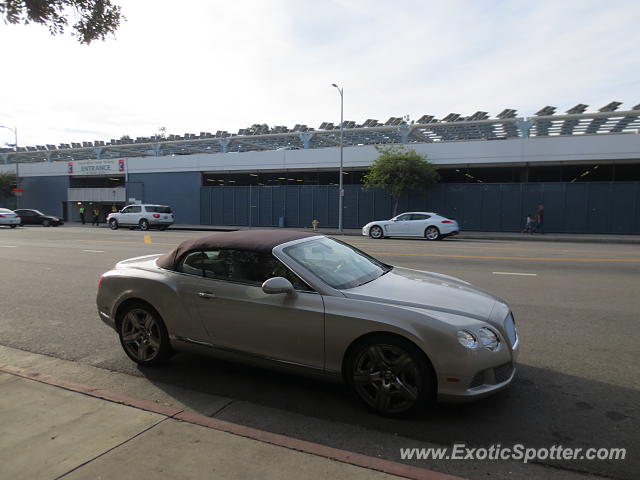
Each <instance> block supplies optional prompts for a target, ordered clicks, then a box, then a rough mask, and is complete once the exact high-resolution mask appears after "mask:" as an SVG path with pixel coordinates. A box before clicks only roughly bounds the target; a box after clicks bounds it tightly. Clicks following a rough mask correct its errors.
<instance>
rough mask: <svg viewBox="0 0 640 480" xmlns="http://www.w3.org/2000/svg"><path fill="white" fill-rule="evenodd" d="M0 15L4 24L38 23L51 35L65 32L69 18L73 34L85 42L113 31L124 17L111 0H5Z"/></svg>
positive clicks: (103, 36) (0, 7)
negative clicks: (71, 22) (72, 22)
mask: <svg viewBox="0 0 640 480" xmlns="http://www.w3.org/2000/svg"><path fill="white" fill-rule="evenodd" d="M0 17H4V21H5V23H12V24H19V23H22V24H25V25H26V24H29V23H39V24H40V25H44V26H46V27H48V28H49V32H50V33H51V35H58V34H61V33H64V31H65V28H67V26H68V23H69V19H71V20H72V21H74V20H75V23H74V24H73V25H72V27H71V28H72V29H73V33H72V34H73V35H74V36H76V37H78V41H79V42H80V43H85V44H87V45H88V44H90V43H91V42H92V41H93V40H104V39H105V38H106V37H107V35H111V34H113V33H115V31H116V30H117V29H118V27H119V26H120V22H121V21H123V20H125V18H124V16H123V15H122V13H121V8H120V7H119V6H118V5H114V4H113V3H111V0H5V1H2V2H0Z"/></svg>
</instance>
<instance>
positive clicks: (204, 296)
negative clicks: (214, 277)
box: [198, 292, 216, 298]
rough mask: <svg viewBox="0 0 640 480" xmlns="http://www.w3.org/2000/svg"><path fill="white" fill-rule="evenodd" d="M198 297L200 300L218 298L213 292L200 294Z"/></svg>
mask: <svg viewBox="0 0 640 480" xmlns="http://www.w3.org/2000/svg"><path fill="white" fill-rule="evenodd" d="M198 296H199V297H200V298H216V294H215V293H211V292H198Z"/></svg>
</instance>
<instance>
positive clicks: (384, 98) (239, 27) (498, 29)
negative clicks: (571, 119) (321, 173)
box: [0, 0, 640, 146]
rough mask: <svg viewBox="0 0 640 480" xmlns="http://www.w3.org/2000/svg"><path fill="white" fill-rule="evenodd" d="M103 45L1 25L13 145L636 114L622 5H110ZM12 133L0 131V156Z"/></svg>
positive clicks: (342, 1) (639, 72)
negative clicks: (453, 117) (114, 16)
mask: <svg viewBox="0 0 640 480" xmlns="http://www.w3.org/2000/svg"><path fill="white" fill-rule="evenodd" d="M114 2H115V3H117V4H119V5H121V6H122V10H123V13H124V15H125V16H126V17H127V20H126V21H125V22H124V23H123V24H122V26H121V28H120V29H119V30H118V32H117V34H116V36H115V38H112V39H108V40H106V41H104V42H100V41H97V42H94V43H92V44H91V45H89V46H85V45H80V44H78V42H77V41H76V39H75V38H74V37H71V35H70V34H67V35H64V36H59V37H51V36H50V35H49V33H48V31H47V29H46V28H43V27H39V26H35V25H34V26H28V27H24V26H13V25H11V26H7V25H4V24H1V23H0V51H1V52H2V61H3V63H2V74H1V77H0V78H1V80H0V86H1V88H0V125H7V126H10V127H14V126H17V128H18V134H19V136H18V142H19V144H20V145H22V146H25V145H36V144H47V143H53V144H58V143H61V142H64V143H69V142H72V141H83V140H106V141H108V140H110V139H111V138H119V137H121V136H122V135H125V134H126V135H130V136H132V137H136V136H150V135H154V134H155V133H157V132H158V129H159V128H160V127H166V129H167V132H168V133H175V134H184V133H185V132H189V133H196V134H197V133H199V132H201V131H209V132H215V131H216V130H227V131H229V132H232V133H236V132H237V131H238V129H239V128H244V127H247V126H250V125H251V124H254V123H267V124H269V125H271V126H273V125H286V126H289V127H293V125H294V124H296V123H301V124H306V125H308V126H310V127H315V128H317V127H318V126H319V125H320V123H321V122H324V121H329V122H334V123H338V122H339V119H340V98H339V94H338V92H337V90H335V89H334V88H332V87H331V84H332V83H338V84H339V85H342V86H344V91H345V119H346V120H354V121H357V122H363V121H364V120H365V119H367V118H375V119H377V120H379V121H382V122H384V121H386V120H387V119H388V118H389V117H390V116H403V115H410V117H411V118H412V119H417V118H419V117H420V116H421V115H423V114H431V115H435V116H436V117H438V118H442V117H443V116H445V115H446V114H448V113H450V112H455V113H459V114H463V115H469V114H472V113H473V112H475V111H477V110H482V111H487V112H489V114H490V115H491V116H495V115H496V114H497V113H499V112H500V111H501V110H503V109H504V108H513V109H516V110H518V113H519V114H520V115H523V116H528V115H532V114H533V113H535V112H536V111H537V110H539V109H540V108H542V107H544V106H546V105H552V106H556V107H558V109H559V110H558V111H559V112H563V111H565V110H567V109H568V108H570V107H572V106H573V105H575V104H577V103H586V104H588V105H590V107H589V111H595V110H597V109H598V108H600V107H602V106H603V105H605V104H606V103H608V102H610V101H612V100H617V101H620V102H624V105H623V107H622V108H625V107H626V108H631V107H632V106H634V105H636V104H638V103H640V62H639V61H638V60H639V58H638V52H640V35H638V19H639V18H640V2H638V1H637V0H631V1H625V0H616V1H613V0H609V1H602V0H598V1H589V0H577V1H574V0H562V1H560V0H550V1H545V0H542V1H540V0H538V1H536V2H531V1H524V0H523V1H520V0H513V1H508V0H468V1H463V0H460V1H457V0H447V1H444V0H441V1H435V0H432V1H428V0H416V1H413V0H403V1H398V2H389V1H382V0H379V1H378V0H368V1H365V0H334V1H331V0H324V1H317V0H269V1H264V0H255V1H254V0H246V1H245V0H234V1H228V0H226V1H218V0H183V1H181V2H176V1H175V0H171V1H169V0H154V1H153V2H152V1H144V2H142V1H139V0H138V1H135V0H114ZM5 142H13V134H12V133H11V132H10V131H8V130H6V129H0V146H2V145H4V143H5Z"/></svg>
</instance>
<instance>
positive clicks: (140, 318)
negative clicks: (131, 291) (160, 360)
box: [120, 308, 162, 362]
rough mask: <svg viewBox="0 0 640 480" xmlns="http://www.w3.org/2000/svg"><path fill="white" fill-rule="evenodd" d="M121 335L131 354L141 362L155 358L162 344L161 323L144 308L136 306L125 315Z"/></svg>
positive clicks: (125, 346) (123, 343)
mask: <svg viewBox="0 0 640 480" xmlns="http://www.w3.org/2000/svg"><path fill="white" fill-rule="evenodd" d="M120 336H121V338H122V345H123V346H124V348H125V349H126V351H127V353H129V356H131V357H132V358H135V359H136V360H138V361H139V362H149V361H151V360H153V359H154V358H155V357H156V356H157V355H158V353H159V352H160V348H161V346H162V343H161V342H162V335H161V331H160V325H159V324H158V322H157V320H156V319H155V318H154V316H153V315H152V314H151V313H149V312H148V311H146V310H144V309H142V308H134V309H132V310H130V311H129V312H128V313H127V314H126V315H125V317H124V318H123V319H122V324H121V326H120Z"/></svg>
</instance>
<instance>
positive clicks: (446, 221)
mask: <svg viewBox="0 0 640 480" xmlns="http://www.w3.org/2000/svg"><path fill="white" fill-rule="evenodd" d="M440 223H453V220H442V222H440Z"/></svg>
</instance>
